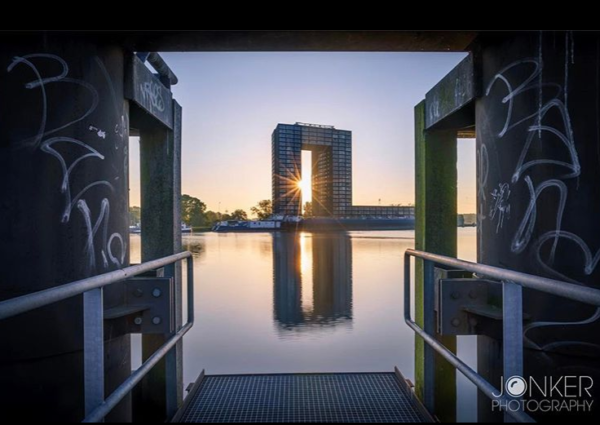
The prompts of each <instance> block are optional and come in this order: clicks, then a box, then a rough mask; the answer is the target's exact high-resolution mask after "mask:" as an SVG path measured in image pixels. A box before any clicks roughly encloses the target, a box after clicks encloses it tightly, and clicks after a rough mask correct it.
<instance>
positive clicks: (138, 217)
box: [129, 207, 142, 226]
mask: <svg viewBox="0 0 600 425" xmlns="http://www.w3.org/2000/svg"><path fill="white" fill-rule="evenodd" d="M141 221H142V209H141V208H140V207H129V225H130V226H137V225H138V224H140V222H141Z"/></svg>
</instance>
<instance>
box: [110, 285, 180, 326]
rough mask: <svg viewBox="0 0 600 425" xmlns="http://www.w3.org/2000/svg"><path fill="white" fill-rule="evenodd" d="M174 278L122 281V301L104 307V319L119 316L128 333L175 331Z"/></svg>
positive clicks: (113, 318)
mask: <svg viewBox="0 0 600 425" xmlns="http://www.w3.org/2000/svg"><path fill="white" fill-rule="evenodd" d="M172 305H173V279H172V278H165V277H144V278H132V279H128V280H127V281H125V302H124V304H122V305H121V306H119V307H115V308H112V309H110V310H107V311H105V313H104V318H105V320H117V319H122V320H124V321H125V328H126V329H127V333H132V334H171V333H173V332H174V331H175V321H174V317H173V311H172V310H171V306H172Z"/></svg>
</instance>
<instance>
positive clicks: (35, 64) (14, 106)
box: [0, 34, 131, 421]
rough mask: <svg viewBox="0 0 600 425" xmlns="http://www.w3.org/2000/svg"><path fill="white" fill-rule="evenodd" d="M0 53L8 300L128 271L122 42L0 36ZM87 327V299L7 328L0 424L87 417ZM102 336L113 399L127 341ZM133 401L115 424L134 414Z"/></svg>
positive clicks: (125, 366) (110, 296)
mask: <svg viewBox="0 0 600 425" xmlns="http://www.w3.org/2000/svg"><path fill="white" fill-rule="evenodd" d="M0 46H2V47H0V99H1V100H0V123H1V124H0V193H2V196H1V197H0V241H1V243H0V259H1V266H2V274H1V276H0V299H1V300H6V299H10V298H13V297H17V296H20V295H24V294H28V293H31V292H37V291H40V290H43V289H47V288H51V287H54V286H58V285H61V284H65V283H69V282H73V281H76V280H79V279H83V278H86V277H90V276H93V275H97V274H102V273H105V272H109V271H112V270H115V269H119V268H121V267H123V266H127V265H128V264H129V247H128V236H129V235H128V221H129V218H128V178H127V177H128V174H127V162H128V158H127V146H128V127H129V126H128V116H127V109H126V107H125V104H126V102H124V98H123V67H124V52H123V50H122V49H121V48H120V47H119V46H116V45H97V44H89V43H87V42H85V41H82V40H78V39H77V38H76V37H73V38H72V39H71V40H70V41H69V42H68V43H65V42H64V40H63V39H57V38H54V37H53V36H52V34H45V35H43V34H39V35H37V37H31V38H25V39H21V38H15V37H11V36H10V35H7V34H2V35H0ZM120 293H121V290H120V288H119V285H116V286H114V287H112V288H110V289H109V290H107V291H106V293H105V302H106V306H107V307H110V306H111V305H112V304H114V303H115V302H117V300H118V299H119V297H120ZM82 325H83V323H82V297H76V298H74V299H72V300H68V301H66V302H63V303H60V304H56V305H54V306H49V307H47V308H43V309H40V310H37V311H35V312H32V313H29V314H25V315H22V316H19V317H16V318H13V319H10V320H6V321H2V322H0V335H2V349H1V350H0V399H1V400H2V402H1V405H2V414H3V415H4V416H3V417H5V418H7V417H10V416H12V415H18V417H19V419H20V420H23V419H31V420H44V421H54V420H63V421H81V420H82V419H83V417H84V404H83V396H84V392H83V363H82V361H83V355H82V348H83V332H82ZM106 330H107V335H108V339H107V343H106V347H105V352H106V373H107V380H106V390H107V391H111V390H112V389H113V388H114V386H115V384H116V383H120V382H121V381H122V380H123V379H124V377H126V376H128V375H129V374H130V372H131V366H130V361H129V356H130V344H129V338H128V337H121V336H119V334H117V335H115V334H114V333H113V332H111V328H110V326H108V327H107V329H106ZM116 359H118V361H117V360H116ZM127 403H128V401H126V402H125V403H124V405H123V406H125V407H124V408H123V410H121V409H117V410H116V412H115V415H114V416H113V418H114V419H118V420H127V419H128V418H129V416H127V410H128V409H127V406H126V404H127ZM32 406H33V407H34V408H32Z"/></svg>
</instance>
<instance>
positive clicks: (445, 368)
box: [405, 101, 457, 422]
mask: <svg viewBox="0 0 600 425" xmlns="http://www.w3.org/2000/svg"><path fill="white" fill-rule="evenodd" d="M415 139H416V144H415V158H416V170H415V171H416V176H415V181H416V193H415V195H416V207H415V208H416V210H415V215H416V233H415V238H416V240H415V245H416V249H417V250H421V251H427V252H431V253H434V254H440V255H447V256H450V257H456V253H457V252H456V249H457V246H456V238H457V228H456V223H457V218H456V216H457V212H456V208H457V205H456V203H457V169H456V161H457V157H456V155H457V146H456V143H457V138H456V131H452V130H437V131H425V102H424V101H423V102H421V103H420V104H419V105H417V106H416V108H415ZM423 276H424V267H423V262H422V261H420V260H417V262H416V274H415V303H416V322H417V323H418V324H419V325H420V326H421V327H423V326H424V313H425V306H424V292H423V291H424V284H423V281H424V280H423ZM405 284H409V282H406V283H405ZM431 308H433V306H431ZM438 339H439V340H440V341H441V342H442V343H443V344H444V345H445V346H446V347H447V348H448V349H449V350H451V351H453V352H454V353H456V337H442V336H438ZM425 350H426V347H425V346H424V342H423V340H422V339H421V338H419V337H416V345H415V366H416V367H415V377H416V391H417V394H418V395H419V397H420V398H421V400H423V399H424V397H425V391H426V388H424V383H425V357H426V356H425ZM434 399H435V409H434V413H435V415H436V416H438V418H439V419H440V420H441V421H442V422H453V421H455V420H456V371H455V369H454V368H453V367H451V366H450V365H449V364H448V363H447V362H446V361H445V360H443V359H441V358H439V357H437V356H436V361H435V394H434Z"/></svg>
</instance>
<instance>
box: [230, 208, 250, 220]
mask: <svg viewBox="0 0 600 425" xmlns="http://www.w3.org/2000/svg"><path fill="white" fill-rule="evenodd" d="M231 218H232V219H233V220H248V214H247V213H246V211H244V210H235V211H234V212H232V213H231Z"/></svg>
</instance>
